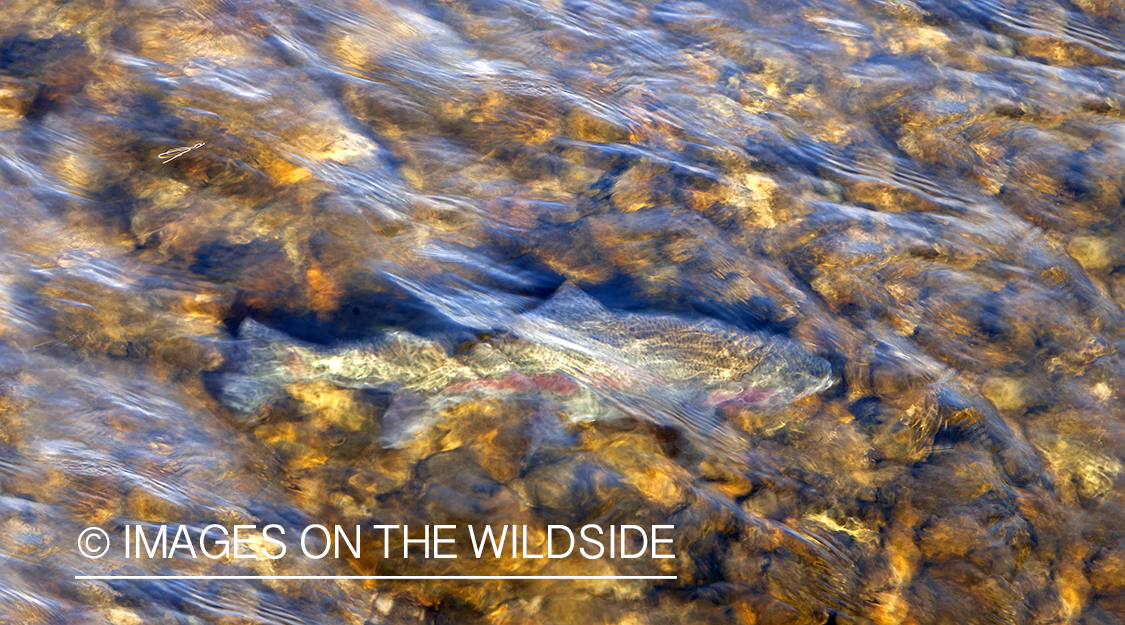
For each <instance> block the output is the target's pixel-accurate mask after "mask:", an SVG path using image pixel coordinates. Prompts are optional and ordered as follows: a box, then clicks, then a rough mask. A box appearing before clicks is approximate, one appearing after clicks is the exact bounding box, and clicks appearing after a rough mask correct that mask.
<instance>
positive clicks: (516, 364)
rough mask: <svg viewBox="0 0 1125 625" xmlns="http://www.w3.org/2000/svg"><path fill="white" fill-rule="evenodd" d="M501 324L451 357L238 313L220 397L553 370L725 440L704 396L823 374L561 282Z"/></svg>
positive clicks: (645, 412)
mask: <svg viewBox="0 0 1125 625" xmlns="http://www.w3.org/2000/svg"><path fill="white" fill-rule="evenodd" d="M506 325H507V330H508V334H507V335H504V336H501V337H498V338H496V339H493V340H489V341H485V342H482V343H480V344H478V345H476V346H474V347H473V348H472V349H470V350H468V351H466V352H464V353H462V354H460V355H457V356H451V355H449V354H448V353H447V352H446V351H445V350H444V349H443V348H442V347H441V346H440V345H439V344H437V343H435V342H433V341H429V340H426V339H423V338H421V337H418V336H415V335H412V334H409V333H403V332H397V333H392V334H389V335H387V336H385V337H383V338H382V339H381V340H379V341H377V342H373V343H370V344H364V345H354V346H347V347H343V348H338V349H332V350H329V349H321V348H316V347H314V346H310V345H305V344H300V343H297V342H294V341H292V340H287V339H286V338H285V337H284V335H281V334H280V333H278V332H276V331H273V330H269V329H268V328H265V327H264V326H261V325H260V324H257V323H255V322H253V321H248V322H246V324H244V327H243V330H242V336H243V337H244V338H246V339H247V341H246V344H247V355H246V358H245V360H246V362H247V363H248V365H247V366H244V367H243V369H242V370H241V371H240V372H239V373H237V374H235V375H234V376H232V377H231V379H230V380H229V381H228V384H227V385H226V386H225V389H224V391H225V400H226V402H227V404H228V405H230V406H231V407H233V408H235V409H236V410H240V411H244V412H249V411H254V410H257V409H258V408H260V407H261V406H262V405H263V404H264V403H266V402H267V401H269V397H270V396H272V395H273V394H274V393H276V391H277V390H280V388H281V387H283V386H284V385H286V384H292V383H296V382H302V381H313V380H317V379H320V380H326V381H329V382H331V383H334V384H337V385H339V386H343V387H350V388H380V389H385V390H389V391H405V392H409V393H416V394H421V395H437V394H441V393H449V392H451V391H454V392H460V391H464V390H467V389H472V388H478V389H482V388H492V389H499V388H504V385H503V384H497V381H502V380H510V379H511V378H512V377H513V376H515V377H516V378H518V379H520V380H523V381H525V382H528V381H531V382H534V381H538V382H539V386H540V387H541V388H544V389H548V390H559V389H562V388H566V387H567V385H566V384H560V383H559V376H560V375H561V376H565V379H569V380H571V381H573V385H570V388H571V389H573V387H574V386H577V387H580V388H584V389H587V390H588V391H591V392H592V393H593V394H594V395H596V396H597V397H599V398H601V399H602V400H604V401H605V402H606V403H607V404H608V405H610V406H612V407H614V408H617V409H619V410H620V411H622V412H624V413H626V414H628V415H631V416H633V417H636V418H640V419H645V420H648V421H652V422H655V423H658V424H661V425H668V426H673V427H677V428H681V429H682V430H684V431H686V432H687V433H688V434H689V435H691V436H692V437H693V438H694V439H696V440H697V441H703V442H707V443H717V444H719V445H721V446H724V447H730V446H732V445H737V444H738V443H737V439H738V437H737V436H736V435H734V434H733V432H731V431H730V430H729V429H728V426H727V425H726V424H724V423H723V421H722V419H721V418H719V417H718V416H717V411H716V407H719V406H730V405H738V404H745V405H750V406H756V407H764V406H775V405H780V404H783V403H787V402H791V401H795V400H797V399H800V398H802V397H805V396H807V395H810V394H812V393H816V392H818V391H820V390H823V389H824V388H827V387H828V386H829V385H830V384H831V383H832V380H833V378H832V372H831V367H830V366H829V364H828V363H827V362H826V361H824V360H823V359H821V358H818V357H816V356H814V355H812V354H810V353H809V352H808V351H807V350H806V349H804V348H803V347H802V346H800V345H799V344H797V343H795V342H793V341H790V340H788V339H785V338H783V337H779V336H773V335H767V334H758V333H750V332H745V331H743V330H740V329H738V328H734V327H732V326H728V325H726V324H723V323H720V322H718V321H714V320H693V319H684V318H680V317H674V316H664V315H643V314H622V313H616V312H613V311H610V310H609V309H607V308H605V307H604V306H602V305H601V304H600V303H599V302H597V301H596V300H594V299H593V298H592V297H590V296H589V295H587V294H585V293H583V292H582V291H580V290H579V289H577V288H575V287H573V286H571V285H564V286H563V287H562V288H560V289H559V291H558V292H557V293H556V294H555V296H554V297H552V299H550V300H549V301H548V302H546V303H545V304H543V305H541V306H539V307H538V308H536V309H534V310H532V311H530V312H528V313H525V314H521V315H514V316H512V317H510V318H509V319H508V320H507V321H506ZM517 386H518V385H517ZM525 386H526V385H525Z"/></svg>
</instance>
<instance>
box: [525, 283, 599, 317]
mask: <svg viewBox="0 0 1125 625" xmlns="http://www.w3.org/2000/svg"><path fill="white" fill-rule="evenodd" d="M527 314H528V315H533V316H536V317H544V318H547V319H551V320H552V321H555V322H556V323H560V324H562V325H568V326H575V325H578V324H580V323H583V322H589V321H604V320H607V319H610V318H612V316H613V313H611V312H610V311H609V309H608V308H606V307H605V306H602V303H601V302H599V301H598V300H596V299H594V298H593V297H590V296H589V295H587V294H586V293H585V292H584V291H583V290H582V289H579V288H578V287H577V286H574V284H573V283H571V282H564V283H563V285H562V286H560V287H559V288H558V290H557V291H555V294H554V295H552V296H551V299H549V300H547V301H546V302H544V303H543V304H541V305H540V306H539V307H537V308H535V309H534V310H532V311H531V312H529V313H527Z"/></svg>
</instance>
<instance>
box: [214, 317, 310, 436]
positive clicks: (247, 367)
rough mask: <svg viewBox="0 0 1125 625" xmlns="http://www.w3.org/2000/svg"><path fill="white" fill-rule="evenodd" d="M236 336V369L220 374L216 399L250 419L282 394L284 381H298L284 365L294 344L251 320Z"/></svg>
mask: <svg viewBox="0 0 1125 625" xmlns="http://www.w3.org/2000/svg"><path fill="white" fill-rule="evenodd" d="M238 339H239V341H238V343H237V350H236V353H235V356H234V358H233V359H232V360H233V361H234V362H235V368H234V369H233V370H231V371H229V372H227V373H226V374H225V375H224V376H223V377H222V379H221V381H220V384H219V393H218V398H219V401H221V402H222V403H223V404H224V405H225V406H227V407H228V408H230V409H231V411H233V412H234V413H235V414H236V415H238V417H239V420H240V421H246V422H250V421H253V420H254V417H255V416H256V415H258V414H259V413H260V411H261V410H262V409H263V408H264V407H265V406H266V405H268V404H269V403H270V402H271V401H273V400H275V399H277V398H278V397H279V396H280V395H281V393H282V390H283V389H284V387H285V385H286V384H291V383H293V382H295V381H297V380H296V378H295V376H294V375H293V374H292V373H291V372H290V367H289V366H287V365H288V363H289V361H290V360H291V359H292V357H293V354H294V353H295V350H296V349H297V346H296V343H295V342H294V341H293V339H290V338H289V337H288V336H286V335H285V334H282V333H281V332H278V331H276V330H272V329H270V328H267V327H266V326H264V325H262V324H260V323H258V322H257V321H254V320H253V319H247V320H246V321H244V322H243V323H242V326H240V327H239V329H238Z"/></svg>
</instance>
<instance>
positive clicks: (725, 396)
mask: <svg viewBox="0 0 1125 625" xmlns="http://www.w3.org/2000/svg"><path fill="white" fill-rule="evenodd" d="M744 362H745V363H746V364H745V366H744V367H743V368H742V369H741V370H735V371H733V372H732V375H731V377H730V379H729V381H727V382H726V383H724V384H723V385H722V386H721V387H720V388H718V389H715V390H714V391H712V393H711V399H712V401H713V402H714V403H715V404H716V405H718V406H721V407H735V408H737V407H748V408H765V407H771V406H778V405H782V404H787V403H790V402H793V401H797V400H798V399H801V398H803V397H807V396H809V395H812V394H814V393H819V392H820V391H823V390H825V389H827V388H829V387H830V386H832V385H833V384H834V383H835V380H836V378H835V376H834V375H833V372H832V365H831V364H829V362H828V361H827V360H824V359H823V358H820V357H818V356H816V355H814V354H811V353H809V352H808V351H807V350H806V349H805V348H804V347H801V346H800V345H798V344H796V343H794V342H792V341H788V340H786V339H782V338H780V337H779V338H776V339H774V340H773V341H770V342H769V343H767V344H766V345H764V346H757V347H755V349H754V351H753V357H747V358H746V360H745V361H744Z"/></svg>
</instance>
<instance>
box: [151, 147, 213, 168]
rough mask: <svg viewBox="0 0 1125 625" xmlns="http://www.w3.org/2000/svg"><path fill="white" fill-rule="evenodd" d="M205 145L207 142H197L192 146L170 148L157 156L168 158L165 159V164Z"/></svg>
mask: <svg viewBox="0 0 1125 625" xmlns="http://www.w3.org/2000/svg"><path fill="white" fill-rule="evenodd" d="M204 145H206V144H205V143H196V144H195V145H193V146H190V147H188V146H184V147H182V148H176V149H174V150H168V151H167V152H161V153H160V154H159V155H157V158H166V159H168V160H166V161H164V163H165V164H167V163H171V162H172V161H174V160H176V159H177V158H180V157H181V156H183V155H184V154H187V153H188V152H191V151H192V150H194V149H196V148H201V147H203V146H204Z"/></svg>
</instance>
